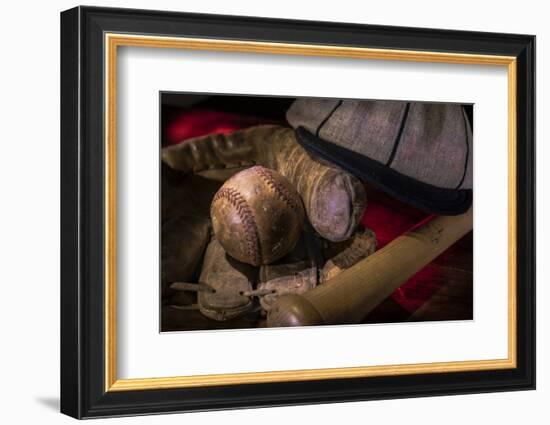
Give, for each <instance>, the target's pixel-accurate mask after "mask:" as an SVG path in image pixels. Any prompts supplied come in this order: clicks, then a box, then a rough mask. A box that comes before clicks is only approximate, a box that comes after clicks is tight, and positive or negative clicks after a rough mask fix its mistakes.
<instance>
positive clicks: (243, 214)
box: [210, 166, 304, 266]
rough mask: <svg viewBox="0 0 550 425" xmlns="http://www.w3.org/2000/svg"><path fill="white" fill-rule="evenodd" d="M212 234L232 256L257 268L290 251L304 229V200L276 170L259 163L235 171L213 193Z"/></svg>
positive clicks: (211, 209)
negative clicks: (238, 171) (237, 171)
mask: <svg viewBox="0 0 550 425" xmlns="http://www.w3.org/2000/svg"><path fill="white" fill-rule="evenodd" d="M210 216H211V218H212V226H213V228H214V234H215V235H216V238H217V239H218V241H219V242H220V244H221V245H222V246H223V247H224V249H225V251H226V252H227V253H228V254H229V255H230V256H232V257H233V258H235V259H237V260H239V261H242V262H244V263H247V264H252V265H254V266H259V265H262V264H270V263H272V262H274V261H276V260H278V259H279V258H282V257H283V256H285V255H286V254H287V253H288V252H290V251H291V250H292V249H293V248H294V246H295V245H296V242H297V241H298V238H299V237H300V232H301V230H302V225H303V222H304V208H303V205H302V199H301V198H300V195H298V192H297V191H296V189H294V187H293V186H292V185H291V184H290V182H289V181H288V180H287V179H286V178H285V177H283V176H282V175H281V174H279V173H277V172H276V171H273V170H270V169H268V168H265V167H261V166H255V167H251V168H248V169H246V170H243V171H241V172H240V173H238V174H235V175H234V176H233V177H231V178H230V179H229V180H227V181H226V182H225V183H224V184H223V186H222V187H221V188H220V190H219V191H218V192H217V193H216V195H214V199H213V200H212V205H211V208H210Z"/></svg>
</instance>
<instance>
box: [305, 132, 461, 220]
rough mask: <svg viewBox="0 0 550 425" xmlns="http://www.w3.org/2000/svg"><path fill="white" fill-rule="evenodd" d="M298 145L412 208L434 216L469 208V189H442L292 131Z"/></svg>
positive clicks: (321, 140) (331, 144)
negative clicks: (295, 135)
mask: <svg viewBox="0 0 550 425" xmlns="http://www.w3.org/2000/svg"><path fill="white" fill-rule="evenodd" d="M296 134H297V139H298V142H299V143H300V144H301V145H302V146H303V147H304V148H305V149H306V150H307V151H309V152H311V153H312V154H314V155H316V156H319V157H320V158H322V159H324V160H327V161H330V162H332V163H333V164H335V165H337V166H339V167H341V168H342V169H344V170H346V171H348V172H350V173H351V174H353V175H355V176H356V177H358V178H360V179H362V180H364V181H366V182H368V183H369V184H371V185H372V186H374V187H375V188H376V189H379V190H381V191H383V192H386V193H387V194H388V195H390V196H393V197H395V198H397V199H399V200H400V201H402V202H405V203H407V204H409V205H411V206H413V207H415V208H418V209H421V210H424V211H426V212H429V213H432V214H438V215H458V214H463V213H465V212H466V211H468V209H469V208H470V207H471V205H472V190H471V189H446V188H441V187H437V186H432V185H430V184H427V183H424V182H421V181H418V180H415V179H413V178H412V177H409V176H405V175H404V174H401V173H399V172H397V171H395V170H393V169H391V168H390V167H387V166H386V165H384V164H382V163H380V162H378V161H375V160H373V159H371V158H368V157H366V156H363V155H360V154H358V153H357V152H354V151H352V150H349V149H346V148H344V147H342V146H338V145H335V144H334V143H330V142H327V141H326V140H323V139H321V138H319V137H317V136H314V135H313V134H311V133H310V132H309V131H307V130H306V129H304V128H303V127H299V128H297V129H296Z"/></svg>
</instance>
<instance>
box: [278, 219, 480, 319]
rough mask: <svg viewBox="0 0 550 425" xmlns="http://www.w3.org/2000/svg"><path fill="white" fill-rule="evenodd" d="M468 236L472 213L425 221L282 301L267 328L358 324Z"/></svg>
mask: <svg viewBox="0 0 550 425" xmlns="http://www.w3.org/2000/svg"><path fill="white" fill-rule="evenodd" d="M471 230H472V210H471V209H470V211H468V212H467V213H465V214H462V215H459V216H439V217H432V218H430V219H427V220H426V221H424V222H423V223H421V224H420V223H419V225H417V226H415V227H414V228H413V229H411V230H409V231H408V232H406V233H405V234H403V235H401V236H400V237H398V238H396V239H394V240H393V241H392V242H390V243H389V244H388V245H386V246H385V247H384V248H382V249H381V250H379V251H377V252H375V253H374V254H372V255H371V256H369V257H367V258H365V259H363V260H361V261H359V262H358V263H357V264H356V265H354V266H353V267H351V268H349V269H347V270H344V271H343V272H342V273H340V274H338V275H337V276H335V277H333V278H332V279H330V280H329V281H328V282H326V283H324V284H322V285H319V286H317V287H316V288H314V289H312V290H310V291H307V292H305V293H304V294H301V295H297V294H293V295H284V296H282V297H280V298H279V299H278V300H277V301H276V302H275V303H274V304H273V306H272V308H271V310H270V312H269V314H268V316H267V326H269V327H278V326H312V325H322V324H344V323H360V321H361V320H362V319H363V318H364V317H365V316H366V315H367V314H368V313H369V312H370V311H372V309H374V308H375V307H376V306H377V305H378V304H380V303H381V302H382V301H383V300H384V299H385V298H387V297H388V296H389V295H391V293H392V292H393V291H394V290H395V289H397V288H398V287H400V286H401V285H402V284H403V283H404V282H406V281H407V280H408V279H409V278H410V277H411V276H412V275H414V274H415V273H417V272H418V271H419V270H420V269H422V267H424V266H425V265H427V264H428V263H429V262H430V261H432V260H433V259H435V258H436V257H437V256H438V255H440V254H441V253H442V252H443V251H445V250H446V249H447V248H449V247H450V246H451V245H453V244H454V243H455V242H456V241H457V240H458V239H460V238H461V237H463V236H464V235H465V234H466V233H468V232H469V231H471Z"/></svg>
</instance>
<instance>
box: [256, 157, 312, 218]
mask: <svg viewBox="0 0 550 425" xmlns="http://www.w3.org/2000/svg"><path fill="white" fill-rule="evenodd" d="M251 170H253V171H254V172H255V173H257V174H258V176H260V178H261V179H262V180H263V181H264V182H265V184H267V185H268V186H269V187H270V188H271V189H272V190H273V191H275V193H277V195H279V197H280V198H281V199H282V200H283V202H284V203H285V204H287V205H288V206H289V207H290V208H291V209H292V210H294V212H295V213H297V214H300V211H301V208H300V205H298V204H297V203H296V201H295V200H294V197H293V196H292V193H290V192H289V191H288V190H287V188H286V187H284V186H283V185H282V184H281V183H279V182H278V181H277V180H275V179H274V178H273V175H272V174H271V173H270V172H269V170H267V169H266V168H264V167H262V166H259V165H256V166H255V167H252V168H251Z"/></svg>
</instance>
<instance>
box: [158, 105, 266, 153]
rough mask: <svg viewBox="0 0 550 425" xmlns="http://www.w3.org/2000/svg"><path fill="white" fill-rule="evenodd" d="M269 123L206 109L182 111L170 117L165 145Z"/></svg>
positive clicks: (166, 129) (165, 131)
mask: <svg viewBox="0 0 550 425" xmlns="http://www.w3.org/2000/svg"><path fill="white" fill-rule="evenodd" d="M269 123H271V121H269V120H265V119H260V118H255V117H249V116H242V115H237V114H232V113H229V112H220V111H213V110H206V109H192V110H184V111H182V112H180V113H178V114H176V115H175V116H174V117H171V119H170V120H169V122H168V124H167V125H166V128H165V130H164V135H165V142H166V144H167V145H176V144H178V143H181V142H182V141H184V140H187V139H191V138H193V137H200V136H205V135H207V134H227V133H231V132H233V131H236V130H241V129H243V128H247V127H252V126H254V125H258V124H269Z"/></svg>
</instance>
